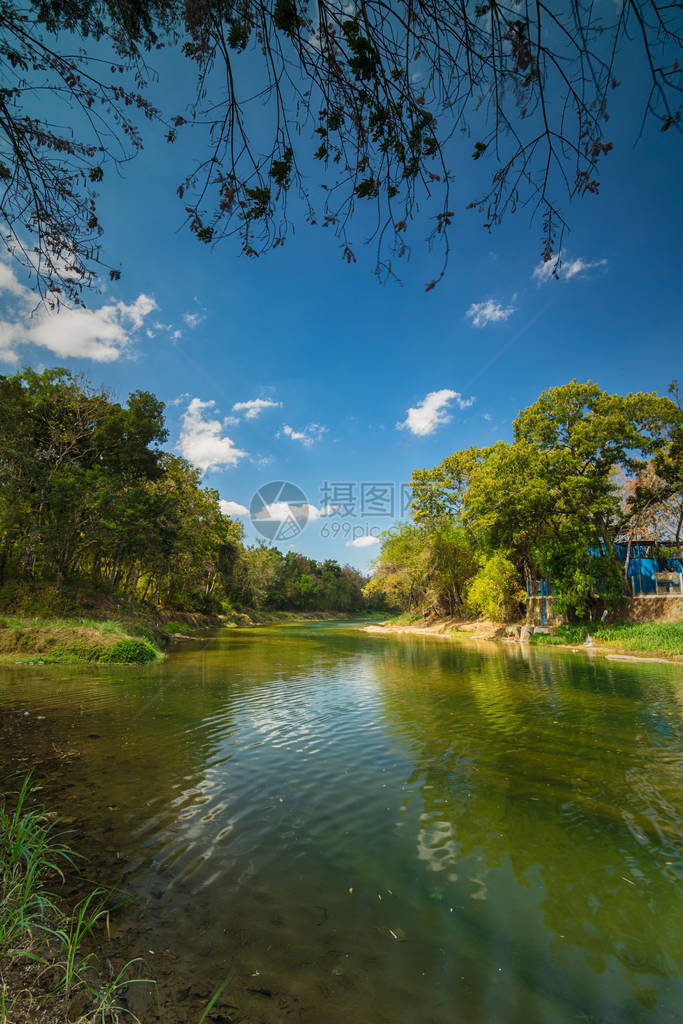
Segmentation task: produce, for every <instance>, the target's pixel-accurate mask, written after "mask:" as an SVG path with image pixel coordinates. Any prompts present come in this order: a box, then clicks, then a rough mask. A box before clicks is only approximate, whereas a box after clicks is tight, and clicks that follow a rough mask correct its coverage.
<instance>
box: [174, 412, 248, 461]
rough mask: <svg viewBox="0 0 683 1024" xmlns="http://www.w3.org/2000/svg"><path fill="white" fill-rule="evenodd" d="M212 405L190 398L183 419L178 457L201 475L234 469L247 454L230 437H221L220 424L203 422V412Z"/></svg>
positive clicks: (212, 421)
mask: <svg viewBox="0 0 683 1024" xmlns="http://www.w3.org/2000/svg"><path fill="white" fill-rule="evenodd" d="M215 405H216V403H215V402H213V401H210V402H202V401H201V399H199V398H193V399H192V400H191V401H190V404H189V405H188V407H187V409H186V410H185V412H184V413H183V418H182V428H181V431H180V444H179V448H180V453H181V455H183V457H184V458H186V459H187V460H188V461H189V462H191V463H192V464H193V465H194V466H197V468H198V469H201V470H202V472H205V471H206V470H207V469H228V468H230V467H232V466H236V465H237V463H238V462H239V461H240V459H243V458H244V457H245V456H246V454H247V453H246V452H243V451H241V450H240V449H239V448H237V447H236V446H235V444H234V442H233V441H232V440H231V439H230V438H229V437H225V436H222V429H223V425H222V423H221V422H220V420H212V419H205V418H204V412H205V410H208V409H212V408H213V407H214V406H215Z"/></svg>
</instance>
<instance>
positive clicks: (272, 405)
mask: <svg viewBox="0 0 683 1024" xmlns="http://www.w3.org/2000/svg"><path fill="white" fill-rule="evenodd" d="M281 407H282V402H271V401H270V399H269V398H252V399H250V400H249V401H248V402H235V404H234V405H233V407H232V411H233V412H243V413H244V418H245V419H246V420H255V419H256V417H257V416H259V415H260V414H261V413H262V412H263V410H264V409H280V408H281Z"/></svg>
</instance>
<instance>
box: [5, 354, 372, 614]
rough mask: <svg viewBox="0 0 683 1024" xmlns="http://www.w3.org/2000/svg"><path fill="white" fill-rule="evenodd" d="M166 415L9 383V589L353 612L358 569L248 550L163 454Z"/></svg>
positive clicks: (64, 379) (360, 605) (153, 404)
mask: <svg viewBox="0 0 683 1024" xmlns="http://www.w3.org/2000/svg"><path fill="white" fill-rule="evenodd" d="M166 440H167V431H166V429H165V426H164V406H163V403H162V402H160V401H159V400H158V399H157V398H155V396H154V395H152V394H151V393H149V392H146V391H135V392H133V394H131V395H130V396H129V398H128V402H127V404H126V405H125V406H124V405H121V404H119V403H118V402H116V401H115V400H114V399H113V397H112V396H111V395H110V394H108V393H107V392H105V391H102V390H99V389H97V388H95V387H93V386H92V385H91V384H90V383H89V382H88V381H86V380H84V379H82V378H80V377H76V376H73V375H72V374H71V373H69V372H68V371H66V370H64V369H50V370H46V371H44V372H43V373H40V374H39V373H35V372H33V371H32V370H25V371H24V372H23V373H21V374H17V375H15V376H11V377H0V587H3V588H4V589H5V592H6V593H7V592H8V591H9V590H10V589H11V588H12V587H15V588H16V587H17V586H22V587H24V588H26V587H29V588H30V587H31V586H32V585H36V584H41V583H45V582H55V583H57V584H64V583H66V582H68V581H80V582H82V583H86V584H87V585H88V586H90V587H94V588H97V589H100V590H103V591H106V592H108V593H113V594H115V595H120V597H121V598H124V599H129V600H134V601H140V602H145V603H148V604H151V605H154V606H156V607H163V608H171V609H179V610H187V611H203V612H212V613H221V612H222V613H228V614H229V613H230V612H232V611H233V610H235V609H237V610H240V609H248V610H256V611H261V610H264V609H292V610H302V611H334V612H341V613H355V612H359V611H362V610H365V609H367V608H368V606H369V605H370V604H372V603H373V601H374V603H375V605H376V606H378V607H382V606H383V603H382V602H383V600H384V599H383V598H382V597H381V595H380V596H379V599H378V598H377V596H376V597H375V598H373V597H372V596H370V597H366V596H364V595H363V592H362V591H363V586H364V585H365V584H366V583H367V579H366V578H364V577H363V576H362V575H361V574H360V573H359V572H357V571H356V570H355V569H353V568H352V567H350V566H340V565H339V564H338V563H337V562H336V561H334V560H332V559H330V560H327V561H325V562H317V561H315V560H314V559H310V558H306V557H304V556H303V555H300V554H296V553H295V552H288V553H287V554H285V555H283V554H282V553H281V552H280V551H279V550H278V549H277V548H275V547H268V546H266V545H264V544H261V545H256V546H247V545H245V544H244V541H243V530H242V527H241V525H240V524H239V523H238V522H235V521H234V520H232V519H230V518H229V517H227V516H226V515H224V514H223V513H222V512H221V510H220V506H219V496H218V492H217V491H215V490H212V489H211V488H208V487H202V485H201V474H200V472H199V470H197V469H195V468H194V467H193V466H192V465H190V464H189V463H188V462H186V461H185V460H184V459H182V458H179V457H178V456H176V455H173V454H171V453H169V452H168V451H164V450H163V449H162V447H161V446H162V445H163V444H164V442H165V441H166Z"/></svg>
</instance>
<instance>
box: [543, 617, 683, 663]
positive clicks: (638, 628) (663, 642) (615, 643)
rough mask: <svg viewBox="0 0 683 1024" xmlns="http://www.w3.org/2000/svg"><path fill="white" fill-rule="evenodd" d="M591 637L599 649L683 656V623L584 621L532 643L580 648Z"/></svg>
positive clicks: (559, 629) (561, 628)
mask: <svg viewBox="0 0 683 1024" xmlns="http://www.w3.org/2000/svg"><path fill="white" fill-rule="evenodd" d="M589 634H590V636H591V637H592V638H593V640H594V642H595V643H596V644H597V645H598V646H607V647H619V648H621V649H622V650H625V651H642V652H644V653H648V654H664V655H668V656H669V657H671V656H676V655H683V622H615V623H602V624H598V623H594V622H582V623H576V624H572V625H566V626H557V628H556V629H555V631H554V633H553V634H552V635H550V636H546V635H544V634H538V633H535V634H534V635H533V637H532V638H531V639H532V643H534V644H539V645H552V644H573V645H575V646H577V647H578V646H580V645H581V644H582V643H583V642H584V640H585V639H586V637H587V636H588V635H589Z"/></svg>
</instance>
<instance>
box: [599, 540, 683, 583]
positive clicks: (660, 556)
mask: <svg viewBox="0 0 683 1024" xmlns="http://www.w3.org/2000/svg"><path fill="white" fill-rule="evenodd" d="M614 548H615V550H616V553H617V555H618V556H619V558H620V559H621V561H622V563H623V564H626V558H627V555H628V545H627V544H615V545H614ZM667 549H669V550H668V553H667V554H664V552H665V551H667ZM660 572H678V573H680V572H683V560H682V559H681V551H680V547H677V545H675V544H671V543H669V544H667V543H660V544H657V543H655V542H654V541H650V540H637V541H632V542H631V557H630V558H629V563H628V579H629V582H630V584H631V587H632V588H633V593H634V594H635V595H636V596H639V595H641V594H644V595H647V594H656V593H657V582H656V579H655V573H660Z"/></svg>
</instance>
